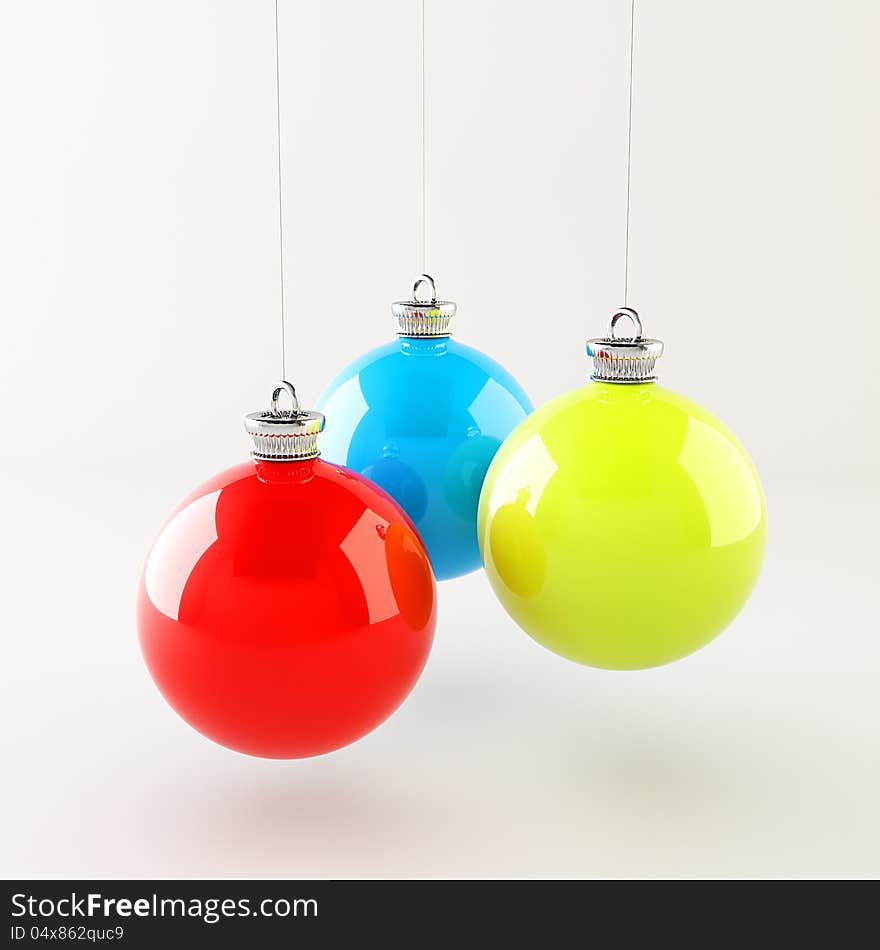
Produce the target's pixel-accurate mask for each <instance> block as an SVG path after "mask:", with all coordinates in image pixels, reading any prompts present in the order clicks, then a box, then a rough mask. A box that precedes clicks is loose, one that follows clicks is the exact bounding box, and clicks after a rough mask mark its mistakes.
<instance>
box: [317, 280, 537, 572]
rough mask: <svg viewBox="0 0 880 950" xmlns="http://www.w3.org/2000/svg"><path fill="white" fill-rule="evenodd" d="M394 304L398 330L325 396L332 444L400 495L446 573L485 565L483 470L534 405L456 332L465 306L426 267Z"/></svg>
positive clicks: (329, 450) (327, 444)
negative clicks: (480, 507) (408, 294)
mask: <svg viewBox="0 0 880 950" xmlns="http://www.w3.org/2000/svg"><path fill="white" fill-rule="evenodd" d="M423 286H426V287H429V288H430V298H429V299H428V300H420V299H419V294H420V291H421V288H422V287H423ZM392 311H393V313H394V315H395V317H396V318H397V323H398V339H397V340H396V341H394V342H391V343H387V344H386V345H385V346H381V347H379V348H378V349H375V350H373V351H371V352H369V353H367V354H366V355H364V356H362V357H361V358H360V359H358V360H356V361H355V362H354V363H352V364H351V365H350V366H348V367H347V368H346V369H344V370H343V371H342V372H341V373H340V374H339V375H338V376H337V377H336V378H335V379H334V380H333V381H332V382H331V383H330V385H329V386H328V387H327V389H326V390H325V392H324V394H323V395H322V396H321V398H320V400H319V403H318V405H319V408H320V409H321V410H322V411H323V412H325V413H327V415H329V416H331V417H332V419H333V428H332V431H328V433H327V436H328V437H327V438H326V439H325V441H324V453H325V457H326V458H327V459H330V460H333V461H335V462H339V463H340V464H342V465H346V466H348V467H349V468H352V469H354V470H355V471H358V472H361V473H362V474H363V475H366V476H367V477H368V478H370V479H371V480H372V481H374V482H376V484H378V485H380V486H381V487H382V488H384V489H385V490H386V491H387V492H388V493H389V494H390V495H391V496H392V497H393V498H395V499H397V501H398V502H399V503H400V505H401V506H402V507H403V508H404V509H405V510H406V512H407V513H408V514H409V516H410V517H411V518H412V520H413V522H414V523H415V525H416V527H417V528H418V530H419V533H420V534H421V536H422V538H423V540H424V542H425V546H426V547H427V549H428V554H429V555H430V558H431V562H432V564H433V567H434V572H435V573H436V575H437V578H438V579H439V580H445V579H447V578H450V577H457V576H459V575H461V574H467V573H468V572H470V571H473V570H476V569H477V568H478V567H479V566H480V553H479V548H478V545H477V530H476V520H477V503H478V501H479V496H480V488H481V486H482V483H483V476H484V475H485V473H486V469H487V468H488V467H489V463H490V462H491V461H492V458H493V456H494V455H495V452H496V451H497V449H498V447H499V446H500V445H501V442H502V441H503V439H504V438H505V437H506V436H507V435H508V433H509V432H510V431H511V430H512V429H513V428H514V426H516V425H517V424H518V423H519V422H521V421H522V420H523V419H524V418H525V416H526V415H527V414H528V413H529V412H530V411H531V409H532V406H531V403H530V402H529V399H528V396H526V394H525V392H523V389H522V387H521V386H520V385H519V384H518V383H517V382H516V380H514V379H513V377H512V376H511V375H510V374H509V373H508V372H507V371H506V370H505V369H504V368H503V367H501V366H499V365H498V363H496V362H495V361H494V360H491V359H490V358H489V357H488V356H485V355H484V354H483V353H480V352H479V351H477V350H474V349H472V348H471V347H468V346H464V345H463V344H461V343H457V342H456V341H455V340H453V339H452V338H451V335H450V333H451V330H450V324H451V321H452V318H453V316H454V315H455V311H456V306H455V304H454V303H451V302H450V301H447V300H437V295H436V291H435V288H434V281H433V279H432V278H431V277H429V276H428V275H427V274H422V275H421V276H420V277H419V278H418V280H417V281H416V282H415V285H414V287H413V295H412V299H411V300H407V301H399V302H398V303H395V304H393V305H392Z"/></svg>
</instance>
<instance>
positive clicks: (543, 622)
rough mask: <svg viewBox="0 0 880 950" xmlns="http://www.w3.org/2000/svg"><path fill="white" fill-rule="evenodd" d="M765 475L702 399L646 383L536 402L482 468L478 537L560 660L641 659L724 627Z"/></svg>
mask: <svg viewBox="0 0 880 950" xmlns="http://www.w3.org/2000/svg"><path fill="white" fill-rule="evenodd" d="M766 530H767V529H766V511H765V506H764V497H763V494H762V491H761V486H760V482H759V481H758V477H757V474H756V472H755V470H754V467H753V466H752V463H751V461H750V460H749V458H748V456H747V455H746V453H745V451H744V449H743V448H742V446H741V445H740V444H739V442H737V440H736V438H735V437H734V436H733V435H732V434H731V433H730V431H729V430H728V429H727V428H726V427H725V426H724V425H723V424H722V423H721V422H719V421H718V419H716V418H715V417H714V416H713V415H711V413H709V412H707V411H706V410H705V409H702V408H701V407H700V406H698V405H697V404H696V403H693V402H691V401H690V400H688V399H685V398H683V397H682V396H678V395H676V394H675V393H672V392H670V391H669V390H666V389H663V388H662V387H660V386H658V385H657V384H655V383H646V384H642V385H619V384H613V383H611V384H608V383H602V382H592V383H590V384H589V385H587V386H584V387H582V388H580V389H577V390H574V391H572V392H569V393H566V394H565V395H563V396H560V397H558V398H557V399H554V400H552V401H551V402H550V403H548V404H546V405H544V406H542V407H541V408H540V409H538V410H537V411H536V412H535V413H533V415H531V416H530V417H529V418H528V419H527V420H526V421H525V422H524V423H522V424H521V425H520V426H519V427H518V428H517V429H516V430H515V431H514V432H513V433H512V434H511V435H510V437H509V438H508V439H507V440H506V441H505V443H504V445H503V446H502V447H501V449H500V450H499V452H498V453H497V455H496V456H495V459H494V461H493V463H492V465H491V467H490V469H489V472H488V474H487V476H486V480H485V483H484V486H483V494H482V498H481V502H480V513H479V540H480V545H481V550H482V553H483V557H484V560H485V566H486V572H487V575H488V577H489V580H490V583H491V584H492V587H493V588H494V590H495V592H496V594H497V595H498V597H499V599H500V600H501V602H502V604H503V605H504V607H505V608H506V609H507V611H508V612H509V613H510V614H511V616H512V617H513V618H514V620H516V621H517V623H519V624H520V626H522V627H523V629H525V630H526V631H527V632H528V633H529V634H530V635H531V636H532V637H534V638H535V639H536V640H537V641H539V642H540V643H542V644H544V645H545V646H546V647H548V648H549V649H551V650H554V651H555V652H557V653H560V654H561V655H563V656H565V657H568V658H569V659H572V660H576V661H578V662H581V663H586V664H589V665H592V666H598V667H605V668H609V669H637V668H641V667H649V666H656V665H659V664H662V663H668V662H670V661H672V660H676V659H679V658H680V657H683V656H686V655H687V654H689V653H691V652H693V651H694V650H697V649H698V648H699V647H701V646H703V645H704V644H705V643H707V642H708V641H710V640H711V639H712V638H713V637H715V636H716V635H717V634H718V633H720V632H721V631H722V630H723V629H724V628H725V627H726V626H727V625H728V624H729V623H730V621H731V620H732V619H733V617H734V616H735V615H736V614H737V612H738V611H739V610H740V608H741V607H742V605H743V604H744V603H745V601H746V599H747V598H748V595H749V593H750V592H751V590H752V587H753V586H754V584H755V581H756V580H757V577H758V573H759V570H760V567H761V562H762V560H763V554H764V545H765V539H766Z"/></svg>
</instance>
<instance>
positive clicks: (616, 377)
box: [587, 307, 663, 383]
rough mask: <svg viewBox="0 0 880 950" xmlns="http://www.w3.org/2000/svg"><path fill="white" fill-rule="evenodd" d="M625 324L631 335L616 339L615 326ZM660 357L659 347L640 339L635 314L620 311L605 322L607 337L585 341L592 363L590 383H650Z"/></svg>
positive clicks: (639, 330)
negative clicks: (630, 327)
mask: <svg viewBox="0 0 880 950" xmlns="http://www.w3.org/2000/svg"><path fill="white" fill-rule="evenodd" d="M624 319H626V320H629V321H630V323H631V324H632V329H633V335H632V336H630V337H624V336H618V335H617V324H618V323H619V322H620V321H621V320H624ZM662 354H663V343H662V342H661V341H660V340H651V339H648V338H647V337H644V336H642V321H641V320H640V319H639V315H638V314H637V313H636V311H635V310H632V309H630V308H629V307H621V308H620V310H618V311H617V312H616V313H615V314H614V315H613V316H612V317H611V319H610V320H609V321H608V335H607V336H604V337H598V338H596V339H595V340H587V356H589V357H591V358H592V360H593V374H592V376H591V379H594V380H596V381H597V382H601V383H653V382H654V380H655V379H656V378H657V376H656V374H655V372H654V369H655V367H656V365H657V360H659V359H660V357H661V356H662Z"/></svg>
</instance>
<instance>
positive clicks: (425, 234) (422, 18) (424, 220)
mask: <svg viewBox="0 0 880 950" xmlns="http://www.w3.org/2000/svg"><path fill="white" fill-rule="evenodd" d="M419 67H420V73H421V86H420V89H419V92H420V98H421V106H420V117H421V139H422V167H421V179H422V180H421V191H422V221H421V224H422V273H423V274H425V273H427V271H428V143H427V108H426V104H425V99H426V94H425V0H419Z"/></svg>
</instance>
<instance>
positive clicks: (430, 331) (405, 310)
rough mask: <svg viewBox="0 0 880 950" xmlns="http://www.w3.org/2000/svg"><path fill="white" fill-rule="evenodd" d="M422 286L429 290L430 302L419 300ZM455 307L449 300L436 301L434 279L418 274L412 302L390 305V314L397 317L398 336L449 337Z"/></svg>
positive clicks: (427, 275)
mask: <svg viewBox="0 0 880 950" xmlns="http://www.w3.org/2000/svg"><path fill="white" fill-rule="evenodd" d="M422 284H427V285H429V286H430V288H431V298H430V300H420V299H419V290H420V288H421V286H422ZM455 310H456V306H455V304H454V303H453V302H452V301H451V300H438V299H437V288H436V287H435V286H434V278H433V277H431V275H430V274H420V275H419V276H418V277H417V278H416V282H415V283H414V284H413V289H412V300H398V301H396V302H395V303H393V304H391V312H392V313H393V314H394V316H395V317H397V335H398V336H433V337H444V336H451V335H452V331H451V330H450V329H449V325H450V323H452V318H453V317H454V316H455Z"/></svg>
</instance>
